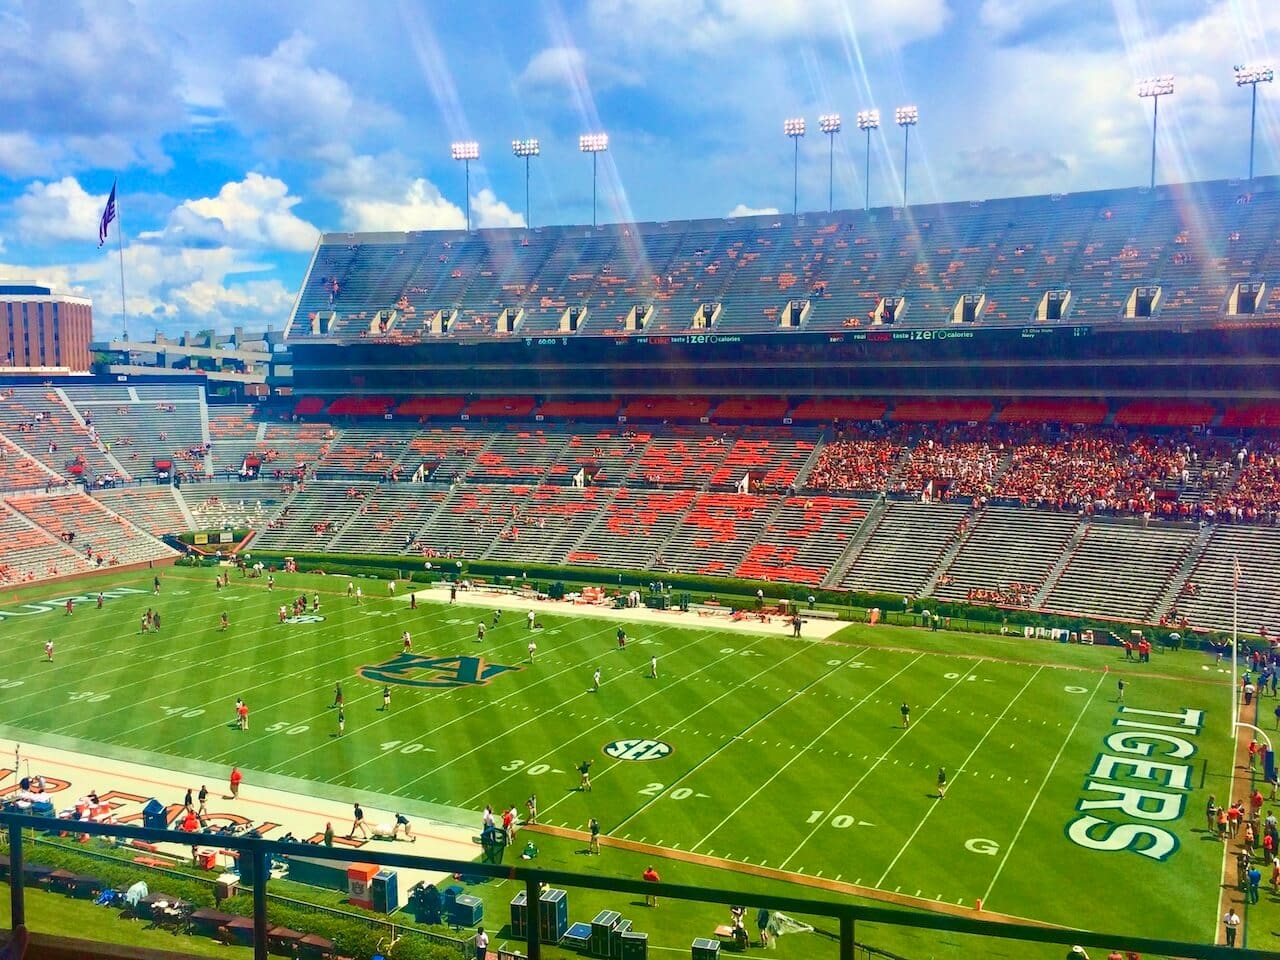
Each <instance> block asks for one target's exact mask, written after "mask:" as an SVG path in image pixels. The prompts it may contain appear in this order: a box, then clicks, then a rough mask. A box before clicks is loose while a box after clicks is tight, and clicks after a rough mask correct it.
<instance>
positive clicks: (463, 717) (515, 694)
mask: <svg viewBox="0 0 1280 960" xmlns="http://www.w3.org/2000/svg"><path fill="white" fill-rule="evenodd" d="M521 627H523V624H521ZM609 633H610V630H609V629H608V628H606V629H604V630H601V631H599V632H597V633H591V634H587V636H586V637H583V638H581V639H584V640H585V639H589V638H591V637H606V636H607V635H608V634H609ZM527 636H528V634H527V633H523V632H522V633H521V634H519V637H518V639H516V640H514V641H511V642H515V643H516V644H518V646H519V647H520V648H521V649H523V648H524V647H525V645H526V644H527V642H528V641H527V640H526V639H525V638H526V637H527ZM699 639H701V638H695V639H693V640H690V641H689V643H688V644H686V646H691V645H693V644H694V643H696V642H698V640H699ZM682 649H683V648H682ZM585 669H586V668H585V667H584V666H583V665H582V664H581V663H573V664H570V665H569V666H567V667H565V668H564V669H562V670H558V671H557V672H555V673H553V674H550V675H545V676H542V677H540V678H539V679H538V680H536V681H534V682H533V683H532V684H529V685H528V686H524V687H520V688H518V689H516V690H513V691H512V692H511V693H509V694H507V695H505V696H503V697H499V698H498V699H497V700H487V701H485V702H483V703H479V704H477V705H476V706H475V707H474V708H472V709H471V710H468V711H467V712H466V713H463V714H459V715H457V716H455V717H452V718H451V719H449V720H448V721H446V722H445V723H442V724H439V725H437V726H435V727H433V728H432V729H431V732H432V734H433V735H434V734H436V733H438V732H439V731H441V730H445V729H448V728H449V727H451V726H453V725H454V724H456V723H463V722H465V721H467V720H469V719H470V718H471V717H473V716H475V715H476V714H477V713H482V712H483V711H485V710H490V709H493V708H495V707H501V706H502V705H503V704H505V703H507V702H509V701H511V700H519V699H523V698H524V697H525V696H526V695H527V694H528V692H529V691H530V690H531V689H533V688H534V687H536V686H539V685H540V684H544V683H549V682H551V681H552V680H555V679H557V678H558V677H561V676H563V675H564V674H566V673H575V672H578V671H585ZM447 694H448V691H444V690H442V691H439V692H437V693H436V694H434V695H432V696H430V697H429V699H434V698H435V697H440V696H447ZM587 695H588V694H586V693H582V694H579V697H583V696H587ZM370 696H371V697H376V696H377V694H376V693H375V694H371V695H370ZM364 699H369V697H366V698H364ZM574 699H578V698H574ZM572 702H573V701H568V702H567V703H566V704H564V705H562V706H567V704H568V703H572ZM327 713H328V711H327V710H326V711H325V712H322V713H320V714H318V715H317V716H318V717H323V716H326V715H327ZM394 716H395V714H394V713H392V714H386V715H383V716H379V717H377V718H375V719H374V720H373V721H371V722H370V723H366V724H363V725H362V726H361V728H360V729H361V730H362V731H363V730H367V729H369V727H371V726H374V725H376V724H378V723H381V722H383V721H387V720H391V719H392V718H393V717H394ZM540 719H544V718H543V717H542V716H534V717H531V718H530V719H529V720H527V721H525V723H526V724H527V723H533V722H535V721H537V720H540ZM523 725H524V724H521V726H523ZM503 729H504V733H505V732H509V731H510V730H513V729H516V728H515V727H504V728H503ZM487 743H488V741H485V742H484V743H481V745H480V746H486V745H487ZM326 746H327V744H325V743H321V744H318V745H316V746H314V747H312V748H311V749H309V750H304V751H302V752H301V753H296V754H292V755H291V756H290V757H289V758H288V759H286V760H283V761H281V763H278V764H274V765H273V766H271V767H268V768H267V771H266V772H268V773H270V772H271V771H272V770H273V769H275V767H278V766H281V765H282V764H285V763H293V762H295V761H297V760H299V759H301V758H302V757H305V756H308V755H310V754H312V753H315V752H316V751H317V750H323V749H325V747H326ZM384 756H385V754H383V753H378V754H375V755H374V756H372V757H370V758H369V759H368V760H365V761H364V762H362V763H360V764H357V765H356V766H354V767H349V768H348V769H347V771H345V772H346V773H351V772H354V771H355V770H359V769H360V768H361V767H364V766H367V765H368V764H370V763H373V762H375V761H377V760H379V759H381V758H382V757H384ZM455 759H457V758H455ZM451 762H452V761H448V762H446V763H445V764H442V765H440V766H438V767H435V768H433V769H432V770H431V771H429V772H430V773H434V772H437V771H438V770H441V769H443V768H444V767H445V766H448V763H451ZM420 779H422V777H419V778H418V780H420ZM418 780H413V781H410V782H411V783H417V782H418ZM405 786H408V784H402V785H401V787H402V788H403V787H405Z"/></svg>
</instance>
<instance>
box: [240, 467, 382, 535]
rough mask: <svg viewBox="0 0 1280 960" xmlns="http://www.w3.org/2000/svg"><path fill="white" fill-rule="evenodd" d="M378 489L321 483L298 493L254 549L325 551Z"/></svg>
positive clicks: (368, 485)
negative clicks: (374, 490)
mask: <svg viewBox="0 0 1280 960" xmlns="http://www.w3.org/2000/svg"><path fill="white" fill-rule="evenodd" d="M373 489H374V485H373V484H371V483H365V482H362V481H350V482H339V481H323V480H317V481H312V482H309V483H307V484H305V485H304V486H303V487H302V488H301V489H298V490H295V491H294V492H293V493H292V495H291V496H290V497H289V499H288V500H286V501H285V503H284V505H283V506H282V507H281V510H280V512H279V513H277V514H276V516H275V517H274V518H272V520H271V521H270V522H269V523H268V524H267V527H266V529H265V530H260V531H258V535H257V536H256V537H255V538H254V541H253V543H254V546H256V547H259V548H261V549H263V550H299V551H312V550H325V549H327V548H328V545H329V543H330V541H332V540H333V539H334V536H335V534H337V533H338V532H339V531H340V530H342V528H343V527H345V526H346V525H347V524H348V523H350V522H351V521H352V520H354V519H355V518H356V516H357V515H359V513H360V509H361V507H363V506H364V502H365V499H366V498H367V497H368V496H369V495H370V494H371V493H372V491H373Z"/></svg>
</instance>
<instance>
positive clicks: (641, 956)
mask: <svg viewBox="0 0 1280 960" xmlns="http://www.w3.org/2000/svg"><path fill="white" fill-rule="evenodd" d="M618 939H619V941H620V944H621V947H622V953H621V954H620V956H621V958H622V960H648V958H649V935H648V934H647V933H637V932H636V931H634V930H628V931H627V932H626V933H624V934H622V936H621V937H619V938H618Z"/></svg>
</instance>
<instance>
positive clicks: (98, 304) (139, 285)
mask: <svg viewBox="0 0 1280 960" xmlns="http://www.w3.org/2000/svg"><path fill="white" fill-rule="evenodd" d="M124 266H125V279H126V290H127V293H128V315H129V326H130V328H131V332H132V333H133V334H134V335H135V336H137V335H144V334H145V335H148V336H149V335H150V334H151V332H152V330H153V329H158V330H160V331H161V332H163V333H170V334H177V333H181V332H182V331H183V330H184V329H189V328H190V327H192V326H196V325H198V326H200V327H211V328H212V329H214V330H216V331H224V330H230V329H231V328H232V327H234V326H236V325H249V326H255V327H256V326H263V325H265V324H267V323H271V324H273V325H275V326H277V327H283V325H284V322H285V320H286V319H287V318H288V313H289V310H290V308H291V307H292V305H293V299H294V293H293V291H290V290H289V289H287V288H286V287H285V286H284V284H283V283H282V282H281V281H279V280H278V279H274V278H264V277H262V276H259V275H260V274H262V273H264V272H265V271H267V270H269V269H271V268H270V266H269V265H267V264H262V263H255V262H252V261H247V260H243V259H241V258H240V255H239V254H238V253H237V252H236V251H234V250H230V249H227V248H214V249H185V250H174V249H164V248H161V247H157V246H152V245H148V244H132V245H130V246H127V247H126V248H125V252H124ZM118 271H119V267H118V265H117V261H116V258H115V256H114V255H108V254H106V253H105V252H104V253H103V254H101V255H97V256H95V257H94V258H93V259H89V260H83V261H79V262H74V263H64V264H55V265H50V266H40V267H33V266H28V265H25V264H9V263H0V277H4V278H5V279H6V280H8V281H11V282H15V283H40V284H44V285H47V286H51V287H52V288H53V289H54V290H56V291H57V292H59V293H65V294H70V295H72V296H83V297H89V298H91V299H92V300H93V302H94V330H95V332H96V335H98V336H102V335H104V334H106V333H110V334H112V335H114V334H115V333H117V332H118V331H119V328H120V313H119V304H120V287H119V283H120V275H119V272H118Z"/></svg>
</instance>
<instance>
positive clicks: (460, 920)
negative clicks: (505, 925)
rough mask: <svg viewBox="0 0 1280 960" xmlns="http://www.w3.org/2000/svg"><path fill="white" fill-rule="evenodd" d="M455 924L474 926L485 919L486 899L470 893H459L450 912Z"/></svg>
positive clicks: (458, 925)
mask: <svg viewBox="0 0 1280 960" xmlns="http://www.w3.org/2000/svg"><path fill="white" fill-rule="evenodd" d="M449 916H450V919H451V920H452V922H453V924H454V926H457V927H474V926H477V925H478V924H479V923H480V921H481V920H483V919H484V901H483V900H481V899H480V898H479V897H473V896H471V895H470V894H468V893H460V894H458V899H457V900H455V901H454V902H453V910H452V911H451V912H450V914H449Z"/></svg>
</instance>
